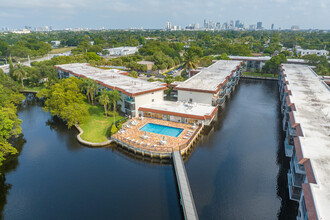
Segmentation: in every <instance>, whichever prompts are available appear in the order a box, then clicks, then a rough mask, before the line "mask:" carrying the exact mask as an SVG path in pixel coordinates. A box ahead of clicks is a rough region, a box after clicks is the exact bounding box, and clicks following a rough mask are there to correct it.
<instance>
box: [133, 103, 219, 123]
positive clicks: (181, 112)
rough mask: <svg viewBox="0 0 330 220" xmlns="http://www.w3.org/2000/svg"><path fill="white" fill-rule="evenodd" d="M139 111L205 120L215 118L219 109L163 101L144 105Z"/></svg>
mask: <svg viewBox="0 0 330 220" xmlns="http://www.w3.org/2000/svg"><path fill="white" fill-rule="evenodd" d="M139 110H140V111H150V112H155V113H163V114H170V115H174V116H179V117H190V118H196V119H200V120H205V119H206V118H209V119H211V118H213V116H214V114H215V113H216V112H217V110H218V109H217V108H216V107H213V106H211V105H208V104H202V103H187V102H181V101H177V102H173V101H161V102H152V103H149V104H145V105H142V106H140V108H139Z"/></svg>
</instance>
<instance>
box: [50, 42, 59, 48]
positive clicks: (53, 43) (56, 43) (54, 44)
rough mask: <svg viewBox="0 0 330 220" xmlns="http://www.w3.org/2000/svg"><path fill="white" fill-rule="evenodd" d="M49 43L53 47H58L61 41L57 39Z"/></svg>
mask: <svg viewBox="0 0 330 220" xmlns="http://www.w3.org/2000/svg"><path fill="white" fill-rule="evenodd" d="M50 44H51V45H52V47H53V48H56V47H58V46H60V45H61V41H59V40H52V41H51V42H50Z"/></svg>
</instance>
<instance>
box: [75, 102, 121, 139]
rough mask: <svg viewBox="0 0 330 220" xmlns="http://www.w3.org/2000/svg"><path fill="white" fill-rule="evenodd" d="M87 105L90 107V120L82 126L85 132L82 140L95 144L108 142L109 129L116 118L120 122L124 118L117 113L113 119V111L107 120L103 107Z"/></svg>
mask: <svg viewBox="0 0 330 220" xmlns="http://www.w3.org/2000/svg"><path fill="white" fill-rule="evenodd" d="M86 105H88V112H89V118H88V119H87V120H86V121H85V122H83V123H82V124H80V127H81V129H83V131H84V132H83V134H82V135H81V138H82V139H83V140H85V141H89V142H94V143H99V142H104V141H107V140H108V139H107V136H108V135H107V133H108V129H109V128H110V126H111V125H112V123H113V122H114V118H116V121H118V120H120V119H123V118H124V117H123V116H119V115H118V113H117V112H116V115H115V117H113V116H114V115H113V111H111V112H108V114H109V116H108V117H107V118H105V115H104V109H103V106H101V105H91V104H89V103H86Z"/></svg>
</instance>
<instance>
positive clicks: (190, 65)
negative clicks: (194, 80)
mask: <svg viewBox="0 0 330 220" xmlns="http://www.w3.org/2000/svg"><path fill="white" fill-rule="evenodd" d="M183 61H184V64H183V67H184V68H185V69H186V70H188V72H189V78H190V75H191V70H194V69H196V68H197V67H198V65H197V62H198V56H197V55H196V54H195V53H194V52H193V51H192V50H187V51H186V52H184V54H183Z"/></svg>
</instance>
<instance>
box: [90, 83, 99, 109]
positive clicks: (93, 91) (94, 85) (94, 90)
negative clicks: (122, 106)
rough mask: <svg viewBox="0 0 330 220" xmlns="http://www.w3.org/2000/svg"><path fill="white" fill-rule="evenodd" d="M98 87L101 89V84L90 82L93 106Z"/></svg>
mask: <svg viewBox="0 0 330 220" xmlns="http://www.w3.org/2000/svg"><path fill="white" fill-rule="evenodd" d="M98 87H99V84H98V83H97V82H95V81H94V80H91V81H90V87H89V97H90V98H91V101H92V105H94V98H95V93H96V92H97V88H98Z"/></svg>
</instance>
